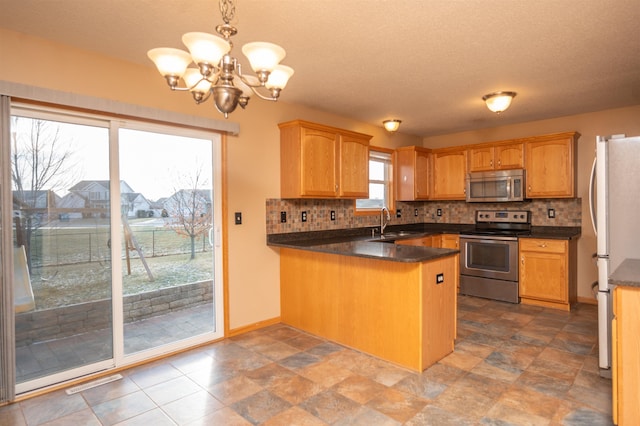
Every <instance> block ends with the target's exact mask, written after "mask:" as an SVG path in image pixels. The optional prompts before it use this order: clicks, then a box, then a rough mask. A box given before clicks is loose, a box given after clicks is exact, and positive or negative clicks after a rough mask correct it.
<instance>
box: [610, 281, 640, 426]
mask: <svg viewBox="0 0 640 426" xmlns="http://www.w3.org/2000/svg"><path fill="white" fill-rule="evenodd" d="M613 305H614V307H613V313H614V319H613V326H612V336H613V340H612V348H613V368H612V370H613V371H612V379H613V380H612V382H613V383H612V384H613V422H614V423H615V424H617V425H620V426H625V425H637V424H638V420H639V419H640V339H638V336H640V288H637V287H623V286H618V287H616V288H615V290H614V291H613Z"/></svg>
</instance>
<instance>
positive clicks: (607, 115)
mask: <svg viewBox="0 0 640 426" xmlns="http://www.w3.org/2000/svg"><path fill="white" fill-rule="evenodd" d="M515 107H517V106H514V108H515ZM508 113H509V111H507V112H505V114H508ZM497 122H499V117H496V123H497ZM568 131H577V132H579V133H580V134H581V137H580V139H579V140H578V156H577V161H578V194H577V195H578V197H580V198H582V236H581V238H580V239H579V240H578V297H580V298H582V299H588V300H593V296H592V293H591V284H592V283H593V282H594V281H596V280H597V279H598V276H597V269H596V266H595V264H594V262H593V261H592V260H591V255H592V254H593V253H595V251H596V237H595V234H594V232H593V228H592V226H591V219H590V213H589V178H590V174H591V166H592V164H593V159H594V156H595V147H596V136H598V135H601V136H607V135H612V134H622V133H623V134H626V135H627V136H631V135H640V105H638V106H634V107H629V108H620V109H612V110H606V111H600V112H594V113H589V114H580V115H574V116H569V117H559V118H554V119H550V120H541V121H532V122H529V123H523V124H516V125H512V126H502V127H496V128H492V129H485V130H478V131H473V132H464V133H456V134H449V135H443V136H434V137H429V138H424V140H423V146H425V147H428V148H441V147H447V146H455V145H465V144H471V143H481V142H491V141H499V140H505V139H511V138H519V137H527V136H535V135H544V134H549V133H557V132H568ZM639 164H640V159H639Z"/></svg>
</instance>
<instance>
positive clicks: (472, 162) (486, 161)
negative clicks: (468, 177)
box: [469, 146, 494, 172]
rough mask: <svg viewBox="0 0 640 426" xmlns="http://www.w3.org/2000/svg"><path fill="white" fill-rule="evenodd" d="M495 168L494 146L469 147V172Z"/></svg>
mask: <svg viewBox="0 0 640 426" xmlns="http://www.w3.org/2000/svg"><path fill="white" fill-rule="evenodd" d="M493 169H494V148H493V147H492V146H483V147H479V148H471V149H469V172H486V171H490V170H493Z"/></svg>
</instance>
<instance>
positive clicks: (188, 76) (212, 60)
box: [147, 0, 293, 118]
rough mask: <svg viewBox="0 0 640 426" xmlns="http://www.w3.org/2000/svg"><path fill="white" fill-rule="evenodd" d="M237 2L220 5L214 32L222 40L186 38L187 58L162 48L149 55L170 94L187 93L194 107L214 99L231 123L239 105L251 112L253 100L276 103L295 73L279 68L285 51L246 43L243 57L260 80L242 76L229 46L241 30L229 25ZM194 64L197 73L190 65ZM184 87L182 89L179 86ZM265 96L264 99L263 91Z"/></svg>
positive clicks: (229, 0)
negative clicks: (217, 22) (249, 103)
mask: <svg viewBox="0 0 640 426" xmlns="http://www.w3.org/2000/svg"><path fill="white" fill-rule="evenodd" d="M234 1H235V0H220V13H221V15H222V20H223V21H224V24H221V25H218V26H216V32H217V33H218V34H220V35H221V36H222V37H219V36H216V35H212V34H207V33H199V32H193V33H187V34H184V35H183V36H182V42H183V43H184V44H185V46H187V49H189V52H185V51H184V50H180V49H173V48H168V47H160V48H156V49H151V50H149V52H147V55H148V56H149V58H150V59H151V60H152V61H153V62H154V63H155V64H156V67H157V68H158V71H160V74H162V76H163V77H164V78H165V80H167V84H168V85H169V87H170V88H171V90H177V91H189V92H191V94H192V95H193V99H194V100H195V101H196V103H198V104H200V103H202V102H205V101H206V100H207V99H209V97H211V96H213V103H214V104H215V106H216V109H217V110H218V111H220V112H221V113H222V114H224V117H225V118H227V117H228V116H229V114H230V113H232V112H233V111H234V110H235V109H236V107H237V106H238V105H240V106H241V107H242V108H245V107H246V106H247V103H248V102H249V98H250V97H251V95H252V94H255V95H256V96H258V97H259V98H260V99H264V100H267V101H277V100H278V98H279V97H280V92H281V91H282V89H284V88H285V86H286V85H287V82H288V81H289V78H291V76H292V75H293V69H292V68H290V67H288V66H286V65H280V61H282V59H284V57H285V54H286V53H285V51H284V49H283V48H282V47H280V46H278V45H276V44H272V43H265V42H259V41H258V42H253V43H247V44H245V45H244V46H243V47H242V53H244V54H245V56H246V57H247V58H248V59H249V64H250V65H251V68H252V69H253V71H254V72H255V74H256V75H244V74H243V73H242V67H241V65H240V63H239V62H238V60H237V59H236V58H235V57H233V56H231V53H230V52H231V49H232V48H233V43H232V42H231V40H230V37H231V36H234V35H235V34H236V33H237V32H238V30H237V29H236V28H235V27H234V26H232V25H230V24H229V22H230V21H231V20H232V19H233V18H234V16H235V12H236V11H235V4H234ZM191 64H195V67H189V65H191ZM180 81H182V82H183V84H184V85H180ZM259 89H260V91H263V92H265V94H263V93H260V91H258V90H259Z"/></svg>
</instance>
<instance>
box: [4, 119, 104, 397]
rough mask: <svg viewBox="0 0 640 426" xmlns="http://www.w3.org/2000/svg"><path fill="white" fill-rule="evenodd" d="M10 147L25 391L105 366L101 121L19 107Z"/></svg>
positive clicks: (19, 374) (19, 369)
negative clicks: (72, 117) (21, 109)
mask: <svg viewBox="0 0 640 426" xmlns="http://www.w3.org/2000/svg"><path fill="white" fill-rule="evenodd" d="M11 150H12V151H11V171H12V176H11V177H12V198H13V235H12V238H13V274H12V275H11V278H12V280H11V281H12V284H13V293H14V312H15V353H16V382H17V384H18V387H19V388H23V389H25V390H26V389H33V388H37V387H40V386H43V385H46V384H49V383H51V382H56V381H58V380H63V379H64V378H66V377H67V376H68V375H67V374H66V372H68V371H72V370H73V371H75V373H74V374H77V375H79V374H84V373H86V372H87V371H93V370H95V369H96V368H105V367H107V366H109V365H112V362H111V361H110V360H111V359H112V358H113V344H112V342H113V326H112V324H113V321H112V315H111V312H112V309H111V307H112V280H111V276H112V272H111V250H110V248H109V239H110V235H111V218H110V214H109V209H110V199H111V196H110V188H109V162H108V161H106V159H108V158H109V155H108V154H109V128H108V123H106V122H102V121H96V120H89V119H80V118H77V117H76V118H74V119H73V120H68V121H66V120H65V118H64V117H63V116H60V115H56V114H51V113H45V112H43V111H28V110H23V111H19V112H17V113H16V114H14V115H13V116H12V117H11ZM104 361H106V363H104ZM87 366H91V367H87Z"/></svg>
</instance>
